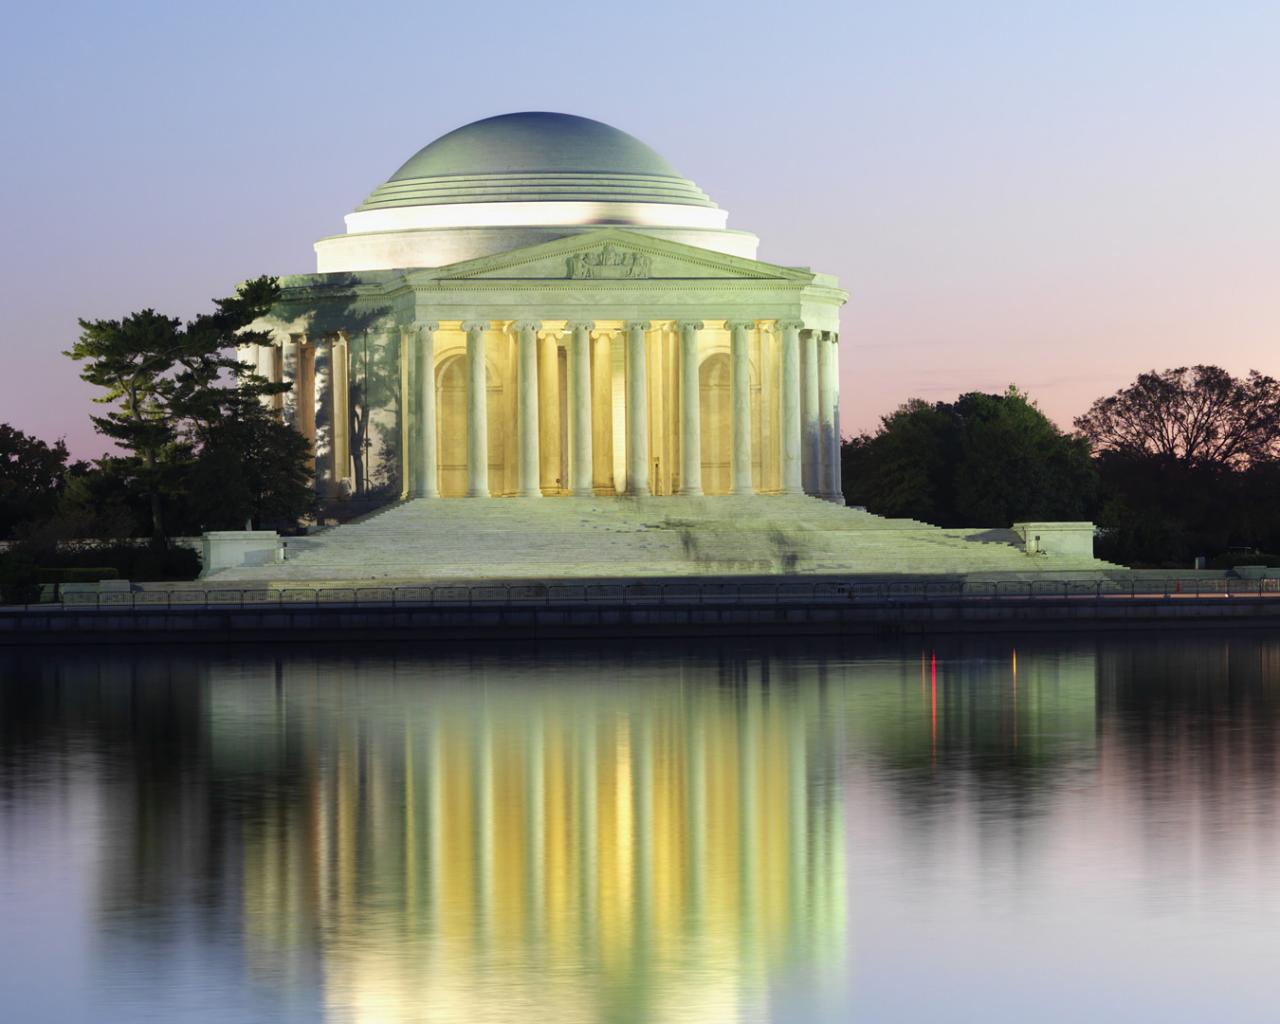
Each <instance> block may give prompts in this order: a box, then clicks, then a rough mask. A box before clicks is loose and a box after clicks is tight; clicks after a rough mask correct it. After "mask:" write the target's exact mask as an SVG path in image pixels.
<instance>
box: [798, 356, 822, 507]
mask: <svg viewBox="0 0 1280 1024" xmlns="http://www.w3.org/2000/svg"><path fill="white" fill-rule="evenodd" d="M801 347H802V355H803V358H802V360H801V362H802V367H801V369H802V372H803V374H804V376H803V379H802V381H801V384H800V422H801V424H802V426H801V431H800V461H801V466H802V467H803V471H802V475H803V477H804V493H805V494H820V493H821V490H822V480H821V476H820V473H821V471H820V469H819V459H820V456H821V437H820V435H819V428H818V332H817V331H808V332H806V334H805V336H804V338H803V339H802V341H801Z"/></svg>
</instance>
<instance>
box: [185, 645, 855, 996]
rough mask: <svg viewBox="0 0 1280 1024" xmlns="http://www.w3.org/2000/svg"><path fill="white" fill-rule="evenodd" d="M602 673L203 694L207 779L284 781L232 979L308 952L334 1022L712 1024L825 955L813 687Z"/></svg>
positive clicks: (602, 667) (330, 675)
mask: <svg viewBox="0 0 1280 1024" xmlns="http://www.w3.org/2000/svg"><path fill="white" fill-rule="evenodd" d="M619 667H620V666H618V665H617V664H610V663H608V662H603V661H601V662H594V663H593V662H582V663H579V664H570V665H569V666H568V667H567V668H566V666H564V665H563V664H561V665H560V666H558V667H557V668H555V669H554V670H552V669H547V670H538V669H537V668H535V667H532V666H527V667H524V668H522V669H519V670H517V671H514V672H513V671H512V670H511V669H510V667H507V668H505V669H498V668H497V667H496V666H489V667H488V669H487V670H486V667H485V666H483V665H476V664H474V663H471V664H466V665H458V666H456V667H455V668H452V669H451V668H450V667H449V666H447V665H446V666H443V667H442V666H440V665H438V664H437V665H436V666H434V667H431V668H427V667H425V666H423V665H419V666H414V665H412V664H408V665H406V664H403V663H402V664H400V665H399V666H396V665H393V664H391V663H390V662H388V663H385V664H383V665H381V666H377V665H374V666H370V665H369V663H367V662H366V663H364V665H363V666H356V665H355V664H352V665H350V666H349V667H348V670H347V671H343V670H338V671H336V672H335V671H334V666H332V665H327V666H325V668H324V669H323V670H317V668H316V666H314V665H308V664H307V663H305V662H302V663H299V662H298V661H291V662H289V663H287V664H284V665H282V666H281V668H280V671H279V675H278V677H277V678H276V679H274V680H273V679H272V676H271V672H270V669H269V668H268V669H266V670H265V671H264V670H251V671H236V672H234V673H233V674H232V676H231V677H224V678H215V679H213V680H211V682H212V683H213V685H212V686H211V689H210V692H211V699H212V706H211V708H210V716H211V744H212V747H211V753H212V759H213V770H214V774H215V775H219V776H225V775H227V774H232V773H234V772H236V771H243V770H245V769H246V767H248V766H252V767H251V770H253V771H255V772H260V771H263V770H267V771H272V770H275V771H278V772H279V773H280V774H281V776H282V777H283V776H289V775H294V774H296V779H295V781H294V782H293V783H292V784H291V785H290V786H289V787H288V788H289V789H291V790H292V791H293V792H292V794H288V793H287V792H285V791H284V790H282V791H281V794H280V798H279V799H276V800H269V801H267V802H266V803H265V804H264V806H262V807H261V808H260V809H259V811H258V812H257V813H253V814H248V815H245V817H244V819H243V821H244V824H243V826H242V832H243V834H242V845H243V854H242V856H243V876H244V877H243V893H244V896H243V899H244V922H245V924H244V927H245V930H246V955H247V959H248V962H249V963H250V964H251V965H255V966H256V967H257V969H259V970H260V971H264V972H267V973H271V974H274V973H275V972H277V971H283V972H284V973H285V974H286V975H287V974H288V973H289V972H290V971H291V970H300V969H302V968H303V966H304V965H305V964H308V963H310V961H311V959H312V956H313V955H318V956H319V958H320V960H321V962H322V967H323V971H324V974H325V978H326V999H327V1001H328V1002H329V1004H330V1005H331V1006H335V1007H345V1008H347V1010H348V1011H350V1012H353V1013H354V1014H355V1015H356V1016H357V1017H358V1018H362V1019H363V1018H367V1019H380V1018H381V1017H384V1016H390V1017H391V1018H394V1019H402V1018H404V1017H408V1019H417V1016H418V1015H420V1016H421V1017H422V1018H423V1019H441V1020H450V1019H457V1020H475V1019H501V1018H506V1017H513V1018H514V1017H519V1016H527V1014H528V1013H529V1012H531V1011H533V1010H534V1008H536V1009H537V1013H538V1015H539V1016H540V1017H550V1016H552V1015H556V1016H559V1017H562V1018H563V1019H566V1020H575V1019H591V1020H594V1019H599V1018H600V1017H601V1016H607V1017H610V1018H615V1019H616V1018H624V1019H625V1018H634V1019H657V1018H662V1019H690V1020H695V1019H696V1020H707V1019H718V1018H736V1017H738V1016H739V1015H740V1014H741V1013H742V1012H743V1010H744V1008H745V1005H749V1004H751V1003H753V1002H755V1001H756V1000H758V999H761V998H763V997H764V994H765V991H766V989H767V986H768V983H769V980H770V977H771V974H772V973H775V972H777V971H779V970H783V969H785V968H787V967H788V966H789V965H792V964H796V963H807V964H812V963H813V962H814V961H815V959H816V960H817V961H818V962H822V961H824V960H827V961H829V960H830V959H831V958H832V957H833V956H834V955H835V954H837V953H838V951H839V947H840V943H841V942H842V937H843V934H844V924H843V905H844V895H843V891H842V878H843V855H842V851H841V844H842V835H843V828H842V825H841V805H840V796H839V794H840V785H839V780H838V773H837V770H836V765H835V760H834V758H835V754H836V747H835V743H834V734H833V724H832V719H831V716H830V714H829V713H828V710H827V709H824V708H823V706H822V705H823V702H824V701H825V699H826V694H825V691H824V689H823V688H821V687H819V686H817V685H814V684H813V683H812V681H810V682H808V683H806V684H805V685H787V684H785V683H783V684H779V683H777V682H776V681H775V682H774V683H773V684H772V685H766V683H765V680H764V679H763V678H762V672H761V665H760V663H758V662H753V663H746V662H744V663H740V664H734V665H729V666H724V665H721V666H719V667H717V666H716V665H715V664H714V663H712V664H709V665H707V666H705V668H704V669H703V670H701V671H699V670H698V669H696V668H695V669H693V670H690V669H689V668H688V667H687V666H686V667H685V668H684V669H683V670H682V669H681V667H680V666H678V665H673V666H670V667H668V668H667V669H666V670H663V669H662V667H660V666H659V667H655V668H654V669H652V670H650V671H647V672H643V673H637V672H635V671H630V672H625V673H624V675H625V677H626V678H625V681H621V680H619V679H618V678H617V675H618V671H619ZM767 672H768V670H767V667H765V668H764V670H763V674H764V676H767ZM479 680H482V681H479ZM357 709H358V710H357Z"/></svg>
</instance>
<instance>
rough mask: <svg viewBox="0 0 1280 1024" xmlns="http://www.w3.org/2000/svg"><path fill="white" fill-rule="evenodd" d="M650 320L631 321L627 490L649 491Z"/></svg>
mask: <svg viewBox="0 0 1280 1024" xmlns="http://www.w3.org/2000/svg"><path fill="white" fill-rule="evenodd" d="M648 330H649V322H648V321H647V320H633V321H631V322H630V323H629V324H627V493H628V494H630V495H632V496H637V495H645V494H648V493H649V374H648V368H647V365H646V360H645V355H646V353H645V332H646V331H648Z"/></svg>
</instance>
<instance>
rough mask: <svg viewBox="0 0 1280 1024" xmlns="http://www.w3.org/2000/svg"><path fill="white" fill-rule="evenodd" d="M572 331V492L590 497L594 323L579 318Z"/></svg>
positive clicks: (570, 354) (570, 407)
mask: <svg viewBox="0 0 1280 1024" xmlns="http://www.w3.org/2000/svg"><path fill="white" fill-rule="evenodd" d="M568 328H569V330H571V331H573V341H572V344H571V347H570V349H569V409H570V412H569V414H570V416H571V417H572V439H571V445H572V447H571V449H570V451H571V453H572V459H571V460H570V466H569V475H570V476H571V477H572V478H573V493H574V494H575V495H578V496H579V497H583V498H589V497H591V495H592V494H593V493H594V489H593V486H592V464H591V331H592V330H593V329H594V328H595V324H594V323H592V322H591V321H590V320H578V321H575V322H573V323H570V324H569V325H568Z"/></svg>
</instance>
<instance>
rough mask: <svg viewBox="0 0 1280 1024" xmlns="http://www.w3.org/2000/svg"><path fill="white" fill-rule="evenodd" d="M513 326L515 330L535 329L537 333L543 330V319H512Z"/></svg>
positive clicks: (521, 331) (522, 331)
mask: <svg viewBox="0 0 1280 1024" xmlns="http://www.w3.org/2000/svg"><path fill="white" fill-rule="evenodd" d="M511 328H512V330H514V331H518V332H520V333H522V334H523V333H524V332H525V331H533V332H535V333H537V332H538V331H540V330H542V321H541V320H515V321H512V324H511Z"/></svg>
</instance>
